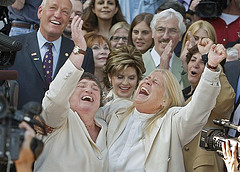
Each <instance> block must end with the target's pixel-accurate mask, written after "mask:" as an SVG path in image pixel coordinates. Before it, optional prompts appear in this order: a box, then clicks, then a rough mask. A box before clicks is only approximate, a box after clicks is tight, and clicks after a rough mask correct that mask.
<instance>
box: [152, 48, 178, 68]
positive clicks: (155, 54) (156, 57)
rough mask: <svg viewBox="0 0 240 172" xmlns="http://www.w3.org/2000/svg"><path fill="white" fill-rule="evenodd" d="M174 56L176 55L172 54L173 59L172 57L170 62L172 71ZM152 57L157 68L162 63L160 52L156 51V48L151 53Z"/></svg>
mask: <svg viewBox="0 0 240 172" xmlns="http://www.w3.org/2000/svg"><path fill="white" fill-rule="evenodd" d="M174 55H175V54H174V53H172V57H171V59H170V62H169V70H171V68H172V59H173V57H174ZM151 56H152V59H153V61H154V63H155V66H156V68H157V67H158V66H159V65H160V63H161V61H160V59H161V57H160V55H159V54H158V52H157V51H156V50H155V46H154V47H153V49H152V51H151Z"/></svg>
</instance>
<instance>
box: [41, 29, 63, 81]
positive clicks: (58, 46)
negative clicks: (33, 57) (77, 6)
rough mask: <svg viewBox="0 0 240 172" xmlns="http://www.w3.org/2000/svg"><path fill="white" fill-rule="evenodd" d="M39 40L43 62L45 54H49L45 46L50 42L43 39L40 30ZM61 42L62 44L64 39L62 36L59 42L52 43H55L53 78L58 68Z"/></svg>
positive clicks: (53, 49)
mask: <svg viewBox="0 0 240 172" xmlns="http://www.w3.org/2000/svg"><path fill="white" fill-rule="evenodd" d="M37 39H38V45H39V50H40V54H41V59H42V61H43V58H44V56H45V53H46V52H47V47H46V46H44V44H45V43H46V42H50V41H48V40H46V39H45V38H44V37H43V35H42V33H41V32H40V30H38V32H37ZM61 42H62V37H61V36H60V37H59V38H58V39H57V40H55V41H53V42H51V43H53V47H52V52H53V72H52V78H53V77H54V73H55V69H56V67H57V62H58V59H59V54H60V46H61Z"/></svg>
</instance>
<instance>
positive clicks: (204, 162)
mask: <svg viewBox="0 0 240 172" xmlns="http://www.w3.org/2000/svg"><path fill="white" fill-rule="evenodd" d="M220 83H221V91H220V93H219V95H218V97H217V103H216V106H215V107H214V109H213V110H212V112H211V114H210V116H209V119H208V122H207V124H206V125H205V126H204V127H211V128H219V127H218V126H217V125H214V123H213V119H229V118H230V116H231V112H232V110H233V105H234V100H235V93H234V90H233V88H232V87H231V85H230V84H229V82H228V80H227V78H226V75H225V74H224V73H223V72H221V74H220ZM203 94H206V93H203ZM190 100H191V97H190V98H189V99H188V100H187V102H186V103H188V102H189V101H190ZM200 136H201V133H199V134H198V135H197V136H196V137H195V138H194V139H193V140H192V141H191V142H190V143H188V144H187V145H185V146H184V149H183V157H184V164H185V169H186V172H205V171H211V172H221V171H223V170H224V162H223V160H222V159H221V158H220V157H219V156H218V155H217V153H216V152H215V151H207V150H204V149H202V148H200V147H199V141H200Z"/></svg>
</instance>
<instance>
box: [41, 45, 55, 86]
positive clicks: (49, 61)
mask: <svg viewBox="0 0 240 172" xmlns="http://www.w3.org/2000/svg"><path fill="white" fill-rule="evenodd" d="M44 45H45V46H46V47H47V52H46V54H45V55H44V59H43V63H42V64H43V71H44V77H45V80H46V83H47V87H49V84H50V83H51V81H52V71H53V52H52V46H53V43H49V42H46V43H45V44H44Z"/></svg>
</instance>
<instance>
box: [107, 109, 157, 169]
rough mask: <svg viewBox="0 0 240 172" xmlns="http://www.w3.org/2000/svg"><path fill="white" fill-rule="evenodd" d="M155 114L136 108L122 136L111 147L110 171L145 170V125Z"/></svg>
mask: <svg viewBox="0 0 240 172" xmlns="http://www.w3.org/2000/svg"><path fill="white" fill-rule="evenodd" d="M153 116H154V114H143V113H140V112H138V111H137V110H136V109H135V110H134V112H133V114H132V115H131V116H130V118H129V121H128V123H127V126H126V128H125V130H124V131H123V133H122V134H121V136H120V137H119V138H118V139H117V140H116V142H114V144H113V145H112V147H111V148H110V149H109V171H110V172H112V171H119V172H120V171H138V172H141V171H145V170H144V163H142V162H145V161H146V157H145V155H146V154H145V146H144V145H145V141H144V140H145V139H144V138H143V133H144V131H143V130H144V129H145V128H144V127H145V124H146V122H147V120H148V119H150V118H151V117H153Z"/></svg>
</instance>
